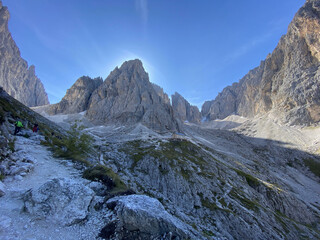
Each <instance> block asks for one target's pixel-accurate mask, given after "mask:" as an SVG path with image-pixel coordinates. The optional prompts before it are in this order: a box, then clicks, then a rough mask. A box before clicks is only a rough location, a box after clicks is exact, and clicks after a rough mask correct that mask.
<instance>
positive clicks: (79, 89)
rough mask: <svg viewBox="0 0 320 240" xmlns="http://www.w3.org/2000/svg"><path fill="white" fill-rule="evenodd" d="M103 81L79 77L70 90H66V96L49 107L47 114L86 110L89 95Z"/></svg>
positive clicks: (99, 78)
mask: <svg viewBox="0 0 320 240" xmlns="http://www.w3.org/2000/svg"><path fill="white" fill-rule="evenodd" d="M102 83H103V80H102V78H101V77H98V78H94V79H92V78H90V77H88V76H82V77H80V78H79V79H78V80H77V81H76V82H75V83H74V84H73V85H72V87H71V88H70V89H68V90H67V93H66V95H65V96H64V97H63V98H62V100H61V101H60V102H59V103H57V104H53V105H51V106H50V107H49V108H48V109H47V112H48V113H49V114H60V113H79V112H83V111H85V110H87V108H88V104H89V101H90V98H91V95H92V93H93V91H94V90H96V89H97V88H98V87H99V86H100V85H101V84H102Z"/></svg>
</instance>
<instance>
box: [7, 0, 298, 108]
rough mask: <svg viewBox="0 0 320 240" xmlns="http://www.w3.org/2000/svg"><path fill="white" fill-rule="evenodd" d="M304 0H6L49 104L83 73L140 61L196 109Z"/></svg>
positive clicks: (238, 72)
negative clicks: (131, 61) (134, 60)
mask: <svg viewBox="0 0 320 240" xmlns="http://www.w3.org/2000/svg"><path fill="white" fill-rule="evenodd" d="M303 4H304V0H281V1H279V0H268V1H262V0H241V1H239V0H90V1H89V0H67V1H66V0H54V1H53V0H28V1H26V0H3V5H5V6H8V8H9V11H10V15H11V18H10V21H9V30H10V32H11V33H12V36H13V39H14V40H15V42H16V43H17V45H18V47H19V49H20V51H21V56H22V57H23V58H24V59H25V60H27V62H28V63H29V65H31V64H33V65H35V66H36V74H37V76H38V77H39V78H40V79H41V81H42V82H43V84H44V86H45V89H46V91H47V93H48V95H49V100H50V102H51V103H55V102H58V101H60V100H61V98H62V97H63V96H64V94H65V93H66V90H67V89H68V88H70V87H71V86H72V84H73V83H74V82H75V81H76V80H77V79H78V78H79V77H80V76H83V75H87V76H90V77H92V78H93V77H98V76H101V77H103V79H105V78H106V77H107V76H108V74H109V73H110V71H112V70H113V69H114V68H115V67H116V66H120V65H121V64H122V63H123V62H124V61H125V60H130V59H135V58H139V59H141V60H142V62H143V64H144V67H145V69H146V71H147V72H148V73H149V76H150V81H151V82H154V83H156V84H158V85H159V86H161V87H163V88H164V91H165V92H167V93H168V94H169V95H171V94H173V93H174V92H175V91H177V92H179V93H180V94H181V95H182V96H184V97H185V98H186V99H187V100H188V101H189V102H190V103H191V104H194V105H197V106H199V107H201V104H202V103H203V102H204V101H206V100H212V99H214V98H215V97H216V95H217V94H218V92H221V91H222V89H223V88H224V87H226V86H227V85H230V84H232V83H233V82H236V81H239V80H240V79H241V78H242V77H243V76H244V75H245V74H246V73H247V72H248V71H249V70H251V69H252V68H254V67H257V66H258V65H259V64H260V61H261V60H264V59H265V57H266V56H267V55H268V53H271V52H272V51H273V49H274V48H275V47H276V45H277V43H278V41H279V39H280V37H281V36H282V35H283V34H285V33H286V31H287V27H288V25H289V23H290V22H291V20H292V19H293V17H294V14H295V13H296V12H297V10H298V9H299V8H300V7H301V6H302V5H303Z"/></svg>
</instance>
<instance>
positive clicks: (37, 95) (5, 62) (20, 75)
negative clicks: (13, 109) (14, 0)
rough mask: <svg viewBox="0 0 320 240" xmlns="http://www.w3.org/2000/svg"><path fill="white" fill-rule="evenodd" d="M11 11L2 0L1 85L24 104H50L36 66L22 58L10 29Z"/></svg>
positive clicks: (0, 32) (0, 40) (0, 24)
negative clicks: (3, 4)
mask: <svg viewBox="0 0 320 240" xmlns="http://www.w3.org/2000/svg"><path fill="white" fill-rule="evenodd" d="M8 20H9V12H8V9H7V8H6V7H4V6H2V2H1V1H0V86H2V87H3V89H4V90H5V91H6V92H8V93H9V94H10V95H11V96H13V97H14V98H16V99H17V100H19V101H20V102H22V103H23V104H25V105H27V106H29V107H33V106H40V105H45V104H48V103H49V101H48V96H47V93H46V92H45V90H44V87H43V85H42V83H41V81H40V79H39V78H38V77H37V76H36V75H35V67H34V66H33V65H32V66H30V67H28V63H27V62H26V61H25V60H24V59H22V58H21V56H20V51H19V49H18V47H17V45H16V43H15V42H14V40H13V39H12V36H11V34H10V32H9V30H8Z"/></svg>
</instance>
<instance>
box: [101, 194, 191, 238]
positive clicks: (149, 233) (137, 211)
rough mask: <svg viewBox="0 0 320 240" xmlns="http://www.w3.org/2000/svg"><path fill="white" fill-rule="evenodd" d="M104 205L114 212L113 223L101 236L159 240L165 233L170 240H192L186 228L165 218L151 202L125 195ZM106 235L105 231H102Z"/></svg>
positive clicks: (171, 219)
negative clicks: (170, 235) (168, 235)
mask: <svg viewBox="0 0 320 240" xmlns="http://www.w3.org/2000/svg"><path fill="white" fill-rule="evenodd" d="M107 205H108V206H109V207H110V206H112V207H111V208H112V209H113V210H114V211H115V214H116V219H117V220H116V221H113V222H110V223H108V225H107V228H105V229H104V231H105V232H104V234H107V235H109V237H110V236H112V235H114V234H117V236H120V235H121V237H122V238H121V237H120V239H124V237H129V238H130V237H131V238H132V239H133V238H135V239H160V237H161V236H165V235H167V234H169V233H171V234H172V239H187V238H191V236H192V237H193V235H192V234H191V233H190V232H189V230H188V226H187V225H186V224H184V223H183V222H182V221H180V220H179V219H178V218H176V217H174V216H172V215H171V214H169V213H168V212H167V211H166V210H165V209H164V207H163V206H162V204H161V203H160V202H159V201H158V200H157V199H155V198H151V197H148V196H145V195H129V196H121V197H115V198H112V199H109V200H108V201H107ZM107 229H108V230H109V231H106V230H107Z"/></svg>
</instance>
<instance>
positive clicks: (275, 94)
mask: <svg viewBox="0 0 320 240" xmlns="http://www.w3.org/2000/svg"><path fill="white" fill-rule="evenodd" d="M319 5H320V4H319V1H317V0H312V1H307V2H306V3H305V4H304V6H303V7H302V8H301V9H300V10H299V11H298V12H297V14H296V15H295V17H294V19H293V21H292V22H291V23H290V25H289V27H288V31H287V34H286V35H284V36H283V37H282V38H281V39H280V41H279V43H278V46H277V47H276V48H275V50H274V51H273V52H272V54H269V55H268V56H267V58H266V59H265V60H264V61H262V62H261V64H260V66H259V67H257V68H255V69H253V70H251V71H249V73H248V74H247V75H245V76H244V77H243V78H242V79H241V80H240V81H239V82H238V83H234V84H232V86H228V87H226V88H225V89H223V90H222V92H221V93H219V94H218V96H217V97H216V98H215V100H213V101H208V102H206V103H205V104H204V105H203V107H202V110H201V113H202V115H203V116H204V117H206V118H207V119H208V120H214V119H223V118H225V117H227V116H229V115H231V114H237V115H241V116H245V117H249V118H250V117H254V116H257V115H258V114H265V113H270V112H272V113H274V116H275V117H276V118H278V119H279V120H280V121H281V122H283V123H288V124H290V125H310V124H314V123H317V122H319V121H320V114H319V110H320V107H319V104H320V71H319V70H320V68H319V67H320V65H319V63H320V44H319V41H318V39H319V38H320V8H319Z"/></svg>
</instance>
